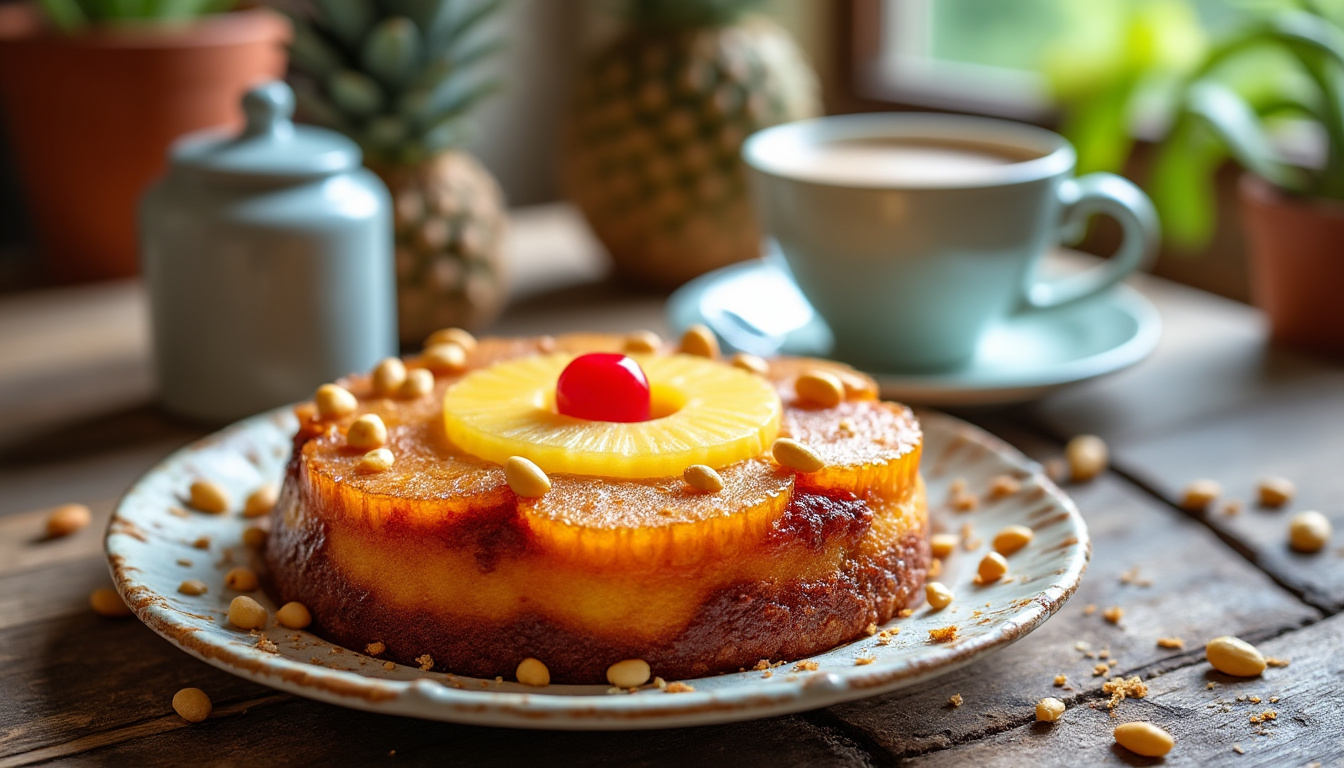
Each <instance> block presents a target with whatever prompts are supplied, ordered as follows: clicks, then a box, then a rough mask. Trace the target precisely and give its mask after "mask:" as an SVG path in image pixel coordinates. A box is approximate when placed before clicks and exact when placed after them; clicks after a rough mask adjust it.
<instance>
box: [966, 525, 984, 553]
mask: <svg viewBox="0 0 1344 768" xmlns="http://www.w3.org/2000/svg"><path fill="white" fill-rule="evenodd" d="M983 543H984V542H982V541H981V540H980V538H979V537H977V536H976V535H975V527H974V526H972V525H971V524H970V523H963V524H962V526H961V548H962V549H964V550H966V551H967V552H974V551H975V550H977V549H979V548H980V545H981V544H983Z"/></svg>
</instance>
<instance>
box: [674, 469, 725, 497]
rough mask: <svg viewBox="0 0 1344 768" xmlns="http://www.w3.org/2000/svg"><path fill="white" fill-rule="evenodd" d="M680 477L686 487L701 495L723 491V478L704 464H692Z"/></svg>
mask: <svg viewBox="0 0 1344 768" xmlns="http://www.w3.org/2000/svg"><path fill="white" fill-rule="evenodd" d="M681 477H682V479H683V480H685V481H686V484H687V485H689V486H691V487H692V488H694V489H695V490H697V491H699V492H701V493H718V492H719V491H722V490H723V478H722V477H720V476H719V473H718V472H715V471H714V468H713V467H707V466H705V465H704V464H692V465H691V466H689V467H687V468H686V471H685V472H683V473H682V474H681Z"/></svg>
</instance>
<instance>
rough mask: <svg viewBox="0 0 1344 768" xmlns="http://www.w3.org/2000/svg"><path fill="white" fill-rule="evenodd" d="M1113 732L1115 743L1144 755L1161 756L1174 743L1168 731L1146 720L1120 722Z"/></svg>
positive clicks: (1169, 749)
mask: <svg viewBox="0 0 1344 768" xmlns="http://www.w3.org/2000/svg"><path fill="white" fill-rule="evenodd" d="M1113 733H1114V735H1115V743H1116V744H1119V745H1120V746H1122V747H1124V748H1125V749H1128V750H1129V751H1130V752H1133V753H1134V754H1136V755H1142V756H1144V757H1162V756H1163V755H1165V754H1167V753H1168V752H1170V751H1171V748H1172V747H1173V746H1175V745H1176V740H1175V739H1173V738H1172V737H1171V734H1170V733H1167V732H1166V731H1164V730H1162V729H1161V728H1158V727H1157V726H1156V725H1153V724H1152V723H1147V722H1134V723H1122V724H1120V725H1117V726H1116V727H1115V731H1114V732H1113Z"/></svg>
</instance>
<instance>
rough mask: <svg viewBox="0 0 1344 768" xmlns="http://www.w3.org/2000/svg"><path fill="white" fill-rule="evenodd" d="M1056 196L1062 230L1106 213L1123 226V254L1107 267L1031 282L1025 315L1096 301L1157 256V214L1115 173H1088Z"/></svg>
mask: <svg viewBox="0 0 1344 768" xmlns="http://www.w3.org/2000/svg"><path fill="white" fill-rule="evenodd" d="M1058 195H1059V201H1060V203H1061V204H1062V205H1063V222H1062V224H1061V231H1065V232H1067V231H1070V230H1081V228H1082V226H1083V225H1084V224H1086V223H1087V220H1088V218H1089V217H1091V216H1092V215H1094V214H1107V215H1110V216H1112V217H1114V218H1115V220H1116V221H1118V222H1120V226H1121V228H1122V229H1123V230H1124V237H1123V239H1122V240H1121V242H1120V249H1119V250H1118V251H1116V252H1115V255H1114V256H1112V257H1111V258H1110V260H1109V261H1107V262H1106V263H1105V264H1100V265H1098V266H1096V267H1093V268H1092V269H1089V270H1087V271H1085V272H1082V273H1081V274H1077V275H1070V276H1068V277H1064V278H1060V279H1058V280H1042V281H1036V282H1033V283H1032V284H1031V285H1030V286H1028V288H1027V294H1026V302H1025V304H1026V306H1025V307H1024V309H1026V310H1038V309H1053V308H1054V307H1062V306H1064V305H1066V304H1073V303H1076V302H1079V301H1082V300H1084V299H1087V298H1089V297H1092V296H1095V295H1097V294H1098V293H1101V292H1102V291H1104V290H1106V289H1107V288H1110V287H1111V286H1113V285H1115V284H1116V283H1118V282H1120V281H1121V280H1124V279H1125V278H1126V277H1127V276H1128V275H1129V274H1130V273H1131V272H1133V271H1135V270H1137V269H1141V268H1143V267H1146V266H1148V264H1149V263H1150V262H1152V260H1153V257H1154V256H1155V255H1156V254H1157V241H1158V236H1159V234H1160V232H1161V229H1160V226H1159V224H1158V220H1157V211H1156V210H1154V209H1153V204H1152V202H1150V201H1149V200H1148V197H1147V195H1145V194H1143V192H1142V191H1141V190H1140V189H1139V188H1138V187H1136V186H1134V184H1133V182H1131V181H1130V180H1129V179H1126V178H1123V177H1121V176H1117V175H1115V174H1113V173H1089V174H1088V175H1086V176H1082V177H1080V178H1077V179H1065V180H1064V181H1063V182H1062V183H1061V184H1060V185H1059V189H1058Z"/></svg>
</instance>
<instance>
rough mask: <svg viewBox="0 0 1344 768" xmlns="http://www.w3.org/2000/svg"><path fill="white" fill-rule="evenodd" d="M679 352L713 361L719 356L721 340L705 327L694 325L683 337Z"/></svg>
mask: <svg viewBox="0 0 1344 768" xmlns="http://www.w3.org/2000/svg"><path fill="white" fill-rule="evenodd" d="M677 351H678V352H681V353H682V354H684V355H699V356H700V357H708V358H711V359H712V358H715V357H718V356H719V339H718V337H716V336H715V335H714V332H713V331H711V330H709V329H708V328H706V327H705V326H703V325H692V326H691V327H690V328H687V329H686V332H685V333H683V334H682V335H681V346H680V347H678V349H677Z"/></svg>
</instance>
